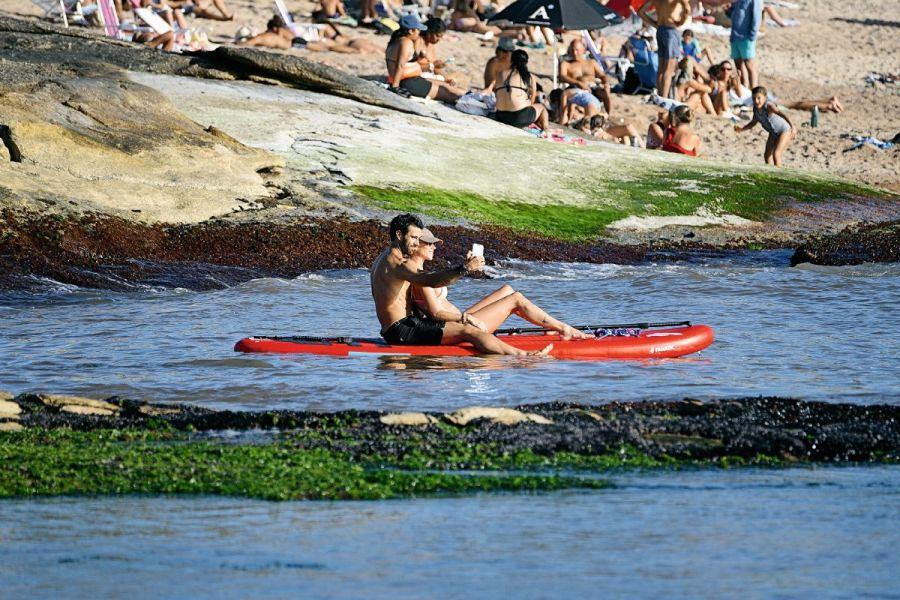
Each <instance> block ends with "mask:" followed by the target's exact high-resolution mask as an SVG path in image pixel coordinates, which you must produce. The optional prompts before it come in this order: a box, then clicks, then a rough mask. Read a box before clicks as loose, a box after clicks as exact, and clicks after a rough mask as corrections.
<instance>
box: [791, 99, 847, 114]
mask: <svg viewBox="0 0 900 600" xmlns="http://www.w3.org/2000/svg"><path fill="white" fill-rule="evenodd" d="M781 104H783V105H784V106H786V107H787V108H792V109H794V110H812V109H813V108H818V109H819V110H820V111H822V112H833V113H842V112H844V105H843V104H841V101H840V100H838V97H837V96H832V97H831V98H825V99H824V100H793V101H784V102H782V103H781Z"/></svg>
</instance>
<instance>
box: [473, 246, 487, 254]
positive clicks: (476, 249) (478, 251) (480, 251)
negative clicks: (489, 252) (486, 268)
mask: <svg viewBox="0 0 900 600" xmlns="http://www.w3.org/2000/svg"><path fill="white" fill-rule="evenodd" d="M472 256H484V246H482V245H481V244H472Z"/></svg>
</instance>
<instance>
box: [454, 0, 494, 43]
mask: <svg viewBox="0 0 900 600" xmlns="http://www.w3.org/2000/svg"><path fill="white" fill-rule="evenodd" d="M477 9H478V2H477V0H456V2H454V3H453V14H452V15H450V29H453V30H455V31H469V32H472V33H477V34H481V35H484V34H486V33H490V34H492V35H499V34H500V31H501V30H500V28H499V27H494V26H493V25H488V24H486V23H485V22H484V21H482V20H481V17H479V16H478V10H477Z"/></svg>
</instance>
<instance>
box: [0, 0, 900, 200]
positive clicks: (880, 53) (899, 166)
mask: <svg viewBox="0 0 900 600" xmlns="http://www.w3.org/2000/svg"><path fill="white" fill-rule="evenodd" d="M228 6H229V7H233V9H234V13H235V18H234V21H230V22H221V21H212V20H207V19H193V18H190V20H189V24H190V25H191V26H192V27H199V28H201V29H203V30H206V31H207V32H208V35H209V38H210V40H211V41H212V42H214V43H229V42H230V41H231V40H232V39H233V36H234V34H235V32H236V31H237V30H238V28H240V27H242V26H245V25H246V26H248V27H250V28H251V29H255V30H259V31H261V30H263V29H265V23H266V20H267V19H268V18H269V16H270V15H271V12H272V6H273V3H272V2H269V1H267V0H232V1H230V2H229V3H228ZM287 6H288V8H289V10H291V12H292V13H293V14H295V15H296V16H298V17H299V18H300V19H303V18H305V17H308V15H309V14H310V12H311V11H312V9H313V6H314V4H313V3H311V2H307V1H305V0H302V1H301V0H287ZM895 7H896V5H895V3H894V2H892V1H891V0H851V1H849V2H842V1H838V0H821V1H818V2H815V3H813V2H809V1H807V2H800V3H799V8H796V9H791V8H783V7H781V8H779V12H780V14H781V16H782V18H785V19H791V20H796V21H797V22H798V23H797V25H795V26H791V27H785V28H781V27H778V26H776V25H774V24H773V23H769V24H767V25H766V26H765V27H764V30H763V35H762V37H761V39H760V41H759V46H758V48H759V49H758V52H759V62H760V72H761V83H762V84H763V85H765V86H767V87H768V88H769V89H770V90H771V91H773V92H774V93H775V95H776V96H777V97H778V98H779V99H780V100H784V101H792V100H799V99H820V98H827V97H830V96H835V95H836V96H837V97H838V98H840V100H841V101H842V102H843V104H844V106H845V107H846V110H845V111H844V112H843V113H841V114H832V113H826V114H823V115H822V116H821V118H820V122H819V127H818V128H816V129H812V128H810V127H809V125H808V124H809V120H810V115H809V113H808V112H805V111H796V110H791V111H789V113H788V114H789V116H790V117H791V118H792V120H794V122H795V123H798V124H800V125H801V126H800V131H799V134H798V137H797V139H796V140H795V141H794V143H792V144H791V146H790V147H789V148H788V150H787V152H786V156H785V163H786V165H787V166H790V167H795V168H799V169H803V170H805V171H809V172H811V173H829V174H832V175H838V176H841V177H846V178H849V179H852V180H855V181H858V182H861V183H865V184H869V185H875V186H878V187H882V188H886V189H890V190H894V191H896V190H900V161H898V160H897V159H898V156H900V147H896V146H895V147H894V148H893V149H891V150H886V151H884V150H877V149H875V148H873V147H871V146H863V147H862V148H860V149H858V150H854V151H849V152H844V150H846V149H847V148H849V147H850V146H852V142H851V141H850V140H849V139H845V138H843V137H842V136H848V135H862V136H874V137H877V138H880V139H882V140H890V139H891V138H893V137H894V135H896V134H897V133H898V132H900V90H898V89H897V88H896V87H893V88H892V87H890V86H888V87H885V86H884V85H878V86H872V85H868V84H867V83H866V80H865V78H866V75H868V74H869V73H870V72H880V73H891V72H893V73H896V72H897V71H898V68H900V64H898V60H897V56H898V55H900V37H898V36H897V35H896V31H897V27H898V22H897V21H895V20H891V18H890V16H891V12H892V8H895ZM4 9H5V10H6V11H8V12H9V13H10V14H14V15H20V16H21V15H29V16H37V15H39V14H40V10H39V9H38V8H37V7H36V6H35V5H34V4H33V3H31V2H30V1H29V0H8V1H7V2H5V3H4ZM342 29H343V30H344V31H345V32H346V33H348V34H349V35H351V36H363V37H366V38H369V39H371V40H372V41H373V42H374V43H376V44H377V45H378V46H379V47H384V45H385V44H386V43H387V36H385V35H376V34H374V33H373V32H372V30H370V29H363V28H356V29H354V28H349V27H342ZM569 37H571V34H569V35H568V36H567V39H568V38H569ZM698 38H699V39H700V41H701V43H702V44H703V46H704V47H707V48H709V49H710V51H711V53H712V55H713V57H714V58H715V59H716V60H724V59H725V58H727V57H728V52H729V45H728V38H727V36H715V35H709V34H700V35H698ZM624 39H625V38H624V37H622V36H621V35H610V36H609V42H610V48H612V49H613V50H614V51H618V49H619V47H621V45H622V43H623V42H624ZM494 46H495V43H494V42H481V41H479V40H478V39H477V38H476V36H475V35H474V34H471V33H456V32H448V34H447V35H446V36H445V38H444V40H443V41H442V42H441V44H440V45H439V46H438V50H439V53H440V55H441V56H443V57H445V58H447V57H453V59H454V65H453V69H452V70H451V74H452V75H453V77H454V78H455V80H456V81H457V83H459V84H460V85H461V86H468V87H479V86H481V84H482V81H481V80H482V71H483V68H484V64H485V62H486V61H487V60H488V58H490V57H491V56H492V55H493V52H494ZM288 52H292V53H296V54H298V55H301V56H305V57H307V58H310V59H312V60H316V61H321V62H322V63H325V64H327V65H331V66H334V67H338V68H340V69H343V70H345V71H348V72H350V73H354V74H357V75H361V76H364V77H367V78H374V77H382V76H384V74H385V69H384V62H383V56H382V55H380V54H376V55H359V54H353V55H347V54H338V53H333V52H310V51H305V50H296V49H295V50H290V51H288ZM529 53H530V58H531V64H532V66H533V71H534V72H536V73H538V74H542V75H544V78H543V79H544V80H545V83H549V81H550V79H549V74H550V73H551V64H552V63H551V53H550V51H549V50H547V51H537V50H531V51H529ZM642 101H643V97H641V96H622V95H617V96H615V97H614V101H613V111H612V118H613V119H624V120H626V121H630V122H634V123H635V124H636V125H637V126H638V128H639V129H641V130H646V126H647V124H648V123H649V122H650V120H651V119H652V118H654V117H655V114H656V108H655V107H653V106H650V105H647V104H644V103H643V102H642ZM698 121H699V122H698V124H697V127H696V130H697V133H698V134H699V135H700V136H701V138H702V140H703V143H704V147H705V152H704V154H705V155H706V156H708V157H710V158H713V159H716V160H723V161H733V162H735V163H741V164H748V163H749V164H752V163H758V162H762V148H763V145H764V137H763V132H761V130H760V129H759V128H757V129H756V130H755V131H753V132H750V133H748V134H744V135H741V136H738V135H736V134H735V133H734V132H733V129H732V125H731V122H730V121H728V120H726V119H721V118H717V117H713V116H709V115H701V116H700V117H699V119H698Z"/></svg>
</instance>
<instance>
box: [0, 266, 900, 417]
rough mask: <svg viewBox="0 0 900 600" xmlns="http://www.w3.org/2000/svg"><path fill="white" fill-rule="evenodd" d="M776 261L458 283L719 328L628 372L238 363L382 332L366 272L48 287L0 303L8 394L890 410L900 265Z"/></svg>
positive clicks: (581, 365)
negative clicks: (269, 346) (729, 402)
mask: <svg viewBox="0 0 900 600" xmlns="http://www.w3.org/2000/svg"><path fill="white" fill-rule="evenodd" d="M785 262H786V256H785V255H784V254H780V253H753V254H750V255H748V256H747V257H744V258H743V259H740V260H719V259H707V260H704V261H695V262H688V263H676V264H666V263H663V264H659V265H641V266H617V265H583V264H561V263H549V264H539V263H524V262H515V261H512V262H507V263H504V264H503V265H501V266H500V267H498V268H497V269H496V275H497V279H495V280H493V281H485V280H480V281H473V280H464V281H462V282H460V283H458V284H457V285H455V286H453V287H452V288H451V296H450V297H451V300H453V301H455V302H456V303H457V304H458V305H460V306H461V307H465V306H467V305H468V304H471V303H472V302H474V301H475V300H476V299H477V298H479V297H481V296H482V295H485V294H487V293H488V292H490V291H491V290H493V289H494V288H496V287H497V286H498V285H500V284H501V283H510V284H511V285H513V286H514V287H516V288H517V289H519V290H521V291H522V292H523V293H525V294H526V295H527V296H528V297H530V298H531V299H533V300H534V301H536V302H537V303H539V304H541V305H542V306H544V307H545V308H546V309H547V310H548V311H550V312H551V313H553V314H556V315H559V316H561V317H562V318H566V319H568V320H569V321H570V322H573V323H583V322H590V323H597V322H600V323H604V322H606V323H608V322H614V323H615V322H631V321H646V320H649V321H654V320H657V321H669V320H682V319H687V320H692V321H694V322H697V323H706V324H709V325H711V326H713V328H714V329H715V330H716V333H717V339H716V342H715V343H714V344H713V345H712V346H711V347H710V348H709V349H707V350H706V351H704V352H703V353H702V354H700V355H694V356H692V357H689V358H686V359H679V360H656V361H630V362H624V361H607V362H602V361H599V362H589V363H586V362H570V361H559V360H543V361H535V360H530V361H522V360H521V359H514V358H443V359H412V360H411V359H404V358H397V357H390V358H388V357H377V356H369V357H365V356H363V357H360V356H354V357H351V358H344V359H340V358H329V357H315V356H298V355H295V356H263V355H242V354H236V353H234V352H233V351H232V347H233V345H234V343H235V342H236V341H237V340H238V339H240V338H242V337H246V336H248V335H260V334H270V335H273V334H280V335H288V334H300V333H302V334H307V335H355V336H375V335H377V331H378V326H377V322H376V321H375V317H374V311H373V309H372V303H371V297H370V295H369V289H368V279H367V274H366V273H365V272H364V271H362V270H351V271H332V272H324V273H316V274H310V275H305V276H302V277H300V278H297V279H293V280H279V279H258V280H254V281H250V282H248V283H245V284H242V285H238V286H236V287H233V288H229V289H224V290H219V291H212V292H192V291H187V290H179V289H174V290H173V289H155V288H152V287H146V286H144V287H141V288H139V289H136V290H135V291H133V292H128V293H122V292H108V291H95V290H84V289H78V288H71V287H67V286H61V285H59V284H54V283H53V282H43V283H40V284H39V287H40V289H39V290H37V291H35V292H32V293H27V294H23V293H10V292H7V293H5V294H3V295H0V347H2V348H4V352H3V353H2V354H0V389H7V390H11V391H13V392H16V393H18V392H23V391H44V392H56V393H73V394H85V395H90V396H109V395H113V394H121V395H125V396H128V397H131V398H136V399H145V400H155V401H178V402H194V403H197V404H202V405H204V406H209V407H214V408H232V409H261V408H294V409H306V408H308V409H323V410H335V409H343V408H351V407H356V408H376V409H401V408H402V409H423V410H446V409H452V408H457V407H462V406H469V405H473V404H492V405H515V404H520V403H529V402H539V401H545V400H578V401H586V402H605V401H610V400H638V399H645V398H649V399H679V398H683V397H686V396H692V397H699V398H713V397H734V396H744V395H759V394H765V395H781V396H793V397H799V398H804V399H815V400H825V401H852V402H857V403H874V402H888V403H891V402H897V400H898V398H900V388H898V385H897V381H898V379H897V377H896V365H897V359H898V354H900V351H898V348H900V328H898V327H897V324H896V321H895V319H896V310H895V308H896V306H897V301H898V299H900V266H898V265H861V266H856V267H812V266H807V267H802V268H787V267H786V266H785ZM511 322H513V323H515V322H517V320H516V319H515V318H513V319H512V320H511ZM519 322H520V321H519Z"/></svg>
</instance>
